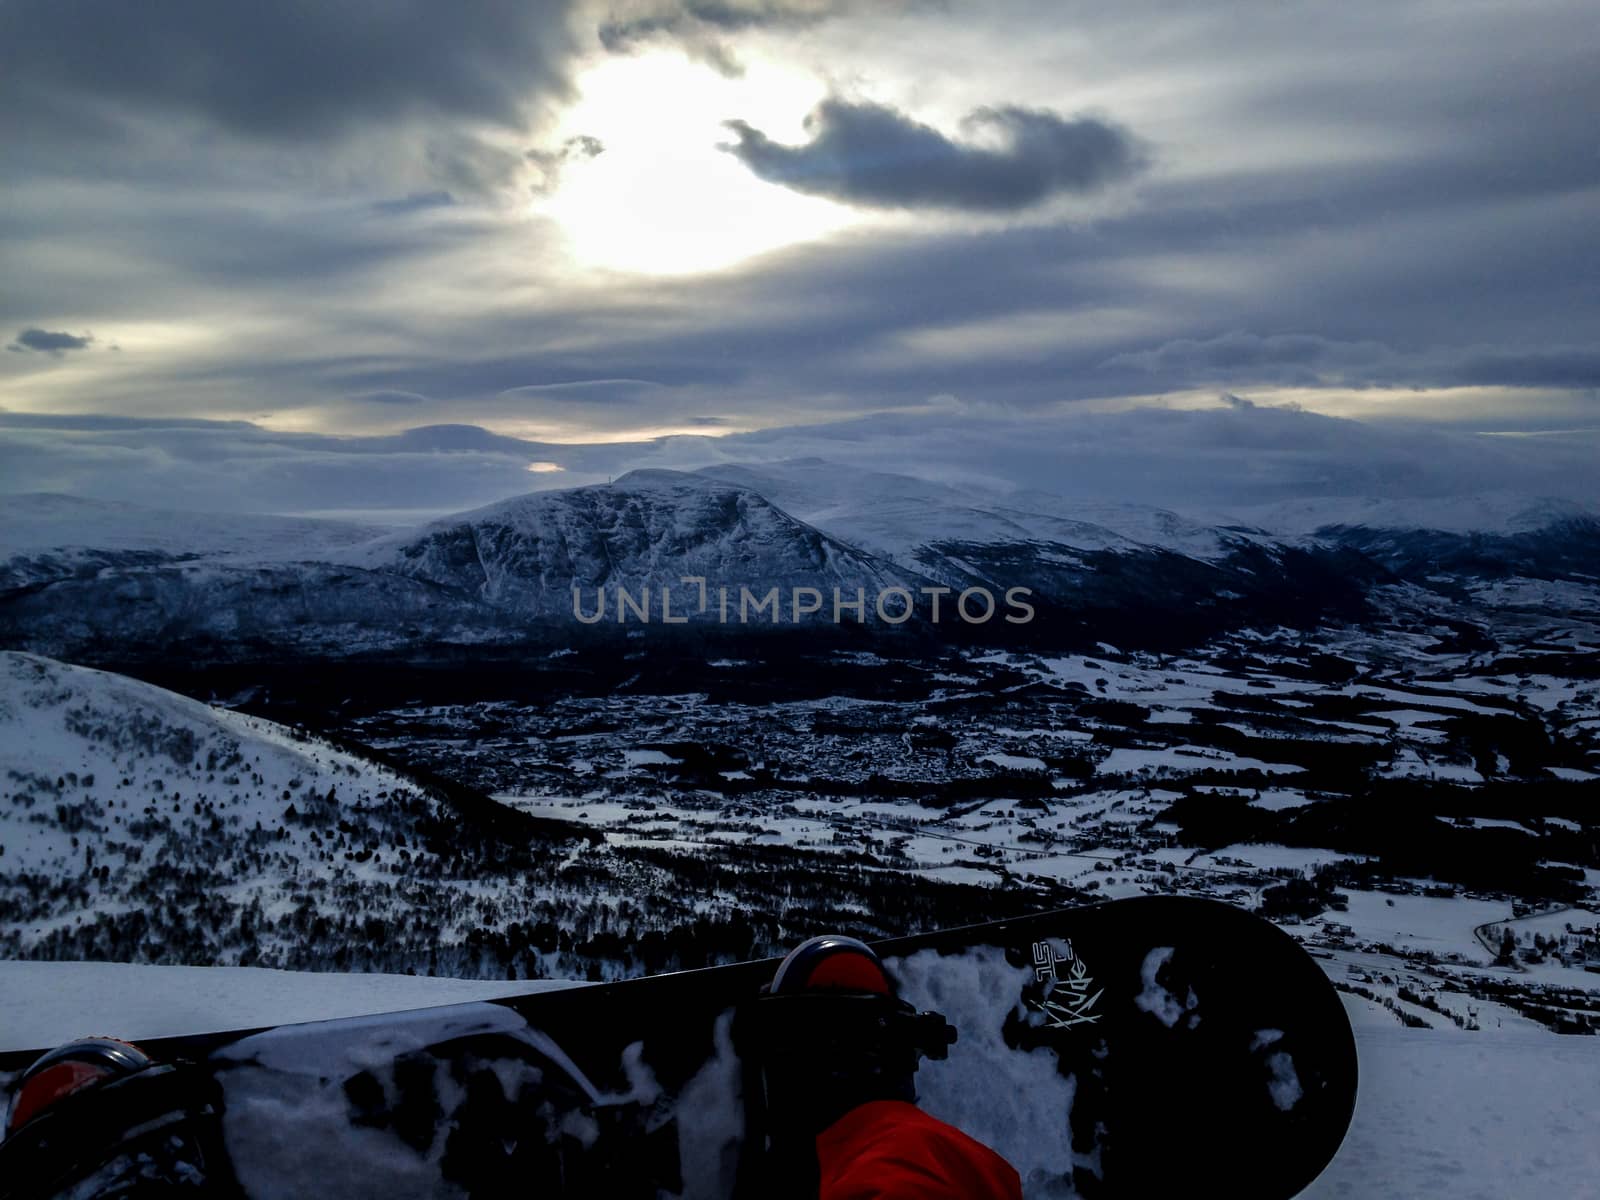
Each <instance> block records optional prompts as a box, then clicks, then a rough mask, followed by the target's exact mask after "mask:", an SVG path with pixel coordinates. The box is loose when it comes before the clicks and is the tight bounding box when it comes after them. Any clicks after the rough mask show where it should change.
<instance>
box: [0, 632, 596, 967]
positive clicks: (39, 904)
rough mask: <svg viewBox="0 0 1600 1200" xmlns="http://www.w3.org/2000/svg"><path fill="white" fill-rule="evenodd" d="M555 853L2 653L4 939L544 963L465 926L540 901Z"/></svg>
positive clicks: (210, 958) (267, 733)
mask: <svg viewBox="0 0 1600 1200" xmlns="http://www.w3.org/2000/svg"><path fill="white" fill-rule="evenodd" d="M569 853H570V851H569V850H568V848H567V847H566V845H565V843H564V842H562V841H559V840H557V841H555V842H551V843H545V842H540V841H537V840H534V839H526V840H525V842H524V843H523V844H520V845H519V844H510V845H508V844H506V843H502V842H498V841H495V840H486V839H485V836H484V832H483V830H482V829H481V828H480V827H478V826H476V825H473V824H472V822H471V820H470V819H469V818H468V816H467V815H465V814H464V813H463V812H462V811H461V810H460V809H458V808H457V807H455V806H454V805H453V804H451V803H447V802H446V800H445V799H443V798H442V797H440V796H436V795H434V794H433V793H431V792H429V791H428V790H426V789H424V788H423V787H421V786H419V785H417V784H416V783H414V782H413V781H411V780H409V779H407V778H405V777H403V776H401V775H399V774H397V773H395V772H393V771H391V770H389V769H387V768H385V767H383V766H380V765H376V764H374V763H372V762H370V761H368V760H366V759H363V758H361V757H358V756H356V755H354V754H351V753H347V752H345V751H343V750H340V749H337V748H335V747H333V746H330V745H328V744H326V743H324V742H321V741H319V740H317V739H315V738H311V737H306V736H302V735H300V734H298V733H296V732H295V731H293V730H290V729H287V728H285V727H283V726H281V725H277V724H274V723H272V722H270V721H265V720H261V719H259V718H255V717H251V716H248V715H246V714H243V713H236V712H230V711H227V710H223V709H217V708H212V707H210V706H208V705H204V704H201V703H198V702H197V701H194V700H190V699H188V698H186V697H183V696H179V695H176V694H175V693H172V692H168V691H165V690H163V689H161V688H157V687H152V686H150V685H148V684H143V683H139V682H137V681H135V680H131V679H128V678H125V677H123V676H118V675H113V674H109V673H106V672H101V671H94V670H89V669H87V668H83V667H75V666H69V665H67V664H64V663H60V662H55V661H53V660H51V659H46V658H41V657H39V656H36V655H31V654H19V653H0V957H27V958H36V959H84V958H88V959H100V960H113V961H134V962H139V961H142V962H154V963H170V964H204V965H213V964H217V965H235V964H237V965H241V966H251V965H263V966H288V967H296V968H303V967H316V968H326V967H328V966H336V967H344V968H349V967H355V966H359V967H364V968H365V969H369V970H393V971H404V970H406V969H407V968H408V967H409V968H411V969H414V970H417V971H418V972H419V973H424V972H425V971H426V970H427V969H428V968H429V967H430V966H431V965H434V964H435V963H437V965H438V967H439V973H441V974H450V973H454V974H459V975H463V976H470V975H477V974H481V973H489V974H495V975H499V976H500V977H503V978H505V977H514V976H515V975H521V976H522V977H527V976H528V975H529V974H530V973H540V974H550V973H555V972H546V971H538V972H535V968H536V967H537V965H538V962H539V958H538V956H537V955H536V954H534V953H533V952H532V951H531V950H530V951H528V952H527V953H524V954H523V955H522V956H521V958H520V959H519V960H518V965H519V967H520V969H519V970H517V971H515V972H512V974H511V975H508V974H507V972H508V965H509V964H508V963H507V961H506V958H505V956H504V955H503V954H501V953H500V951H501V950H503V949H504V940H503V938H500V935H499V934H498V933H494V936H495V937H496V938H500V940H499V941H496V942H495V943H494V946H495V949H494V950H493V951H492V953H493V957H489V958H486V957H485V956H486V954H489V953H491V951H486V950H484V949H483V946H482V940H483V938H484V936H485V935H486V934H490V933H493V931H495V930H497V929H498V928H499V926H500V925H501V924H502V923H504V922H510V921H514V920H520V921H524V922H528V921H531V920H533V919H535V918H536V917H543V918H544V919H549V917H550V916H551V915H552V914H553V913H554V912H555V911H556V910H554V909H552V908H551V907H550V904H551V901H552V897H553V896H555V895H557V894H558V893H559V892H560V890H561V889H560V885H559V882H558V881H557V880H556V879H555V877H554V871H553V867H552V864H553V863H554V862H557V861H559V860H560V859H561V857H562V856H563V855H566V854H569ZM594 900H595V897H594V896H593V894H592V890H591V894H590V895H589V896H588V897H586V898H585V899H584V901H583V902H582V903H593V902H594ZM565 907H566V908H567V909H568V910H569V912H568V915H569V916H573V915H575V910H576V909H577V908H579V907H580V903H579V902H578V901H576V900H574V901H570V902H566V904H565Z"/></svg>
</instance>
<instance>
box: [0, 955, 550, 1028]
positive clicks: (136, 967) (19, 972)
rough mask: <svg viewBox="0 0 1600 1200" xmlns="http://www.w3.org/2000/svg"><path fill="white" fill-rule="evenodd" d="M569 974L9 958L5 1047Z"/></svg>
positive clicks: (351, 1007)
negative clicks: (498, 976) (475, 974)
mask: <svg viewBox="0 0 1600 1200" xmlns="http://www.w3.org/2000/svg"><path fill="white" fill-rule="evenodd" d="M575 986H577V984H575V983H571V982H568V981H566V980H526V979H524V980H520V981H509V980H503V979H502V980H482V979H441V978H429V977H428V976H425V975H381V974H373V975H354V974H342V973H339V972H333V971H276V970H271V969H269V968H265V967H157V966H149V965H147V964H142V963H99V962H16V961H9V962H0V1050H35V1049H42V1048H44V1047H47V1046H56V1045H60V1044H61V1043H62V1042H65V1041H70V1040H71V1039H72V1038H75V1037H82V1036H85V1035H95V1034H102V1033H104V1034H114V1035H115V1036H117V1037H121V1038H127V1039H129V1040H134V1041H137V1040H139V1039H141V1038H158V1037H174V1036H178V1035H181V1034H188V1033H206V1032H210V1031H213V1030H218V1029H253V1028H255V1027H257V1026H261V1025H281V1024H289V1023H294V1022H299V1021H327V1020H333V1019H335V1018H338V1017H355V1016H362V1015H365V1014H368V1013H384V1012H396V1011H399V1010H401V1009H409V1008H431V1007H433V1006H435V1005H440V1004H458V1003H460V1002H462V1001H465V1000H490V999H493V998H494V997H496V996H521V995H527V994H528V993H529V992H536V991H543V990H545V989H549V988H560V987H575Z"/></svg>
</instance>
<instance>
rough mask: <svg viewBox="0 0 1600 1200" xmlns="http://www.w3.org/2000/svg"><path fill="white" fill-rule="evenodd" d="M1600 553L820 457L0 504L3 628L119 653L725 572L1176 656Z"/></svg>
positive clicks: (390, 627)
mask: <svg viewBox="0 0 1600 1200" xmlns="http://www.w3.org/2000/svg"><path fill="white" fill-rule="evenodd" d="M1595 562H1600V517H1597V515H1596V514H1595V512H1594V511H1592V510H1589V509H1584V508H1582V507H1581V506H1577V505H1572V504H1567V503H1559V504H1558V503H1551V502H1541V501H1538V500H1536V499H1529V498H1527V497H1517V496H1488V497H1484V498H1481V499H1479V500H1477V501H1474V502H1472V503H1471V504H1460V503H1457V502H1454V501H1451V502H1446V501H1443V500H1420V501H1414V502H1400V501H1370V502H1369V501H1356V500H1348V499H1337V498H1335V499H1322V500H1307V501H1301V502H1296V503H1294V504H1290V505H1278V506H1274V507H1273V508H1271V509H1262V510H1254V511H1249V512H1241V513H1233V514H1213V515H1212V516H1211V517H1210V518H1209V519H1207V520H1196V519H1191V518H1189V517H1186V516H1184V515H1182V514H1178V513H1173V512H1170V511H1166V510H1162V509H1154V508H1148V507H1141V506H1137V505H1125V504H1118V503H1115V502H1111V501H1107V502H1103V503H1097V504H1084V503H1081V502H1077V501H1069V500H1066V499H1064V498H1062V497H1060V496H1055V495H1052V494H1049V493H1043V492H1039V491H1016V492H1011V493H1000V492H997V491H994V490H989V489H984V488H980V487H976V486H972V485H965V484H944V483H938V482H933V481H929V480H923V479H918V478H915V477H912V476H909V475H903V474H894V473H886V472H869V471H859V470H855V469H851V468H843V467H840V466H838V465H836V464H832V463H828V462H825V461H823V460H820V459H800V460H792V461H787V462H779V463H763V464H741V465H724V466H718V467H710V468H706V469H704V470H701V471H697V472H678V471H663V470H648V471H636V472H633V473H631V474H628V475H625V476H623V477H622V478H620V479H618V480H616V481H615V482H613V483H611V484H605V485H591V486H586V487H577V488H568V489H562V490H552V491H541V492H534V493H531V494H529V495H525V496H520V497H516V498H514V499H511V500H505V501H501V502H499V503H496V504H492V505H489V506H487V507H485V508H481V509H477V510H474V511H471V512H466V513H461V514H458V515H455V516H451V517H448V518H445V519H442V520H439V521H435V522H433V523H432V524H430V525H427V526H423V527H420V528H416V529H409V530H402V531H400V532H392V531H391V532H381V531H378V530H375V529H374V528H372V527H365V526H360V525H351V524H346V523H339V522H327V521H313V520H304V519H293V518H275V517H235V516H206V517H194V518H189V517H185V516H183V515H181V514H175V513H162V512H158V511H155V510H133V509H129V508H125V507H122V506H111V505H103V504H98V503H95V502H87V501H78V500H74V499H72V498H70V497H58V496H33V497H21V498H13V502H11V503H9V504H8V506H7V508H6V510H5V516H4V519H0V645H6V646H11V647H16V648H21V649H30V650H37V651H40V652H43V653H50V654H56V655H60V656H64V657H71V658H76V659H79V660H101V661H109V660H113V659H123V660H127V659H132V658H139V657H150V656H163V655H170V654H174V653H184V654H192V655H196V656H199V657H202V658H205V659H206V660H208V661H213V660H219V659H221V660H227V659H240V658H256V659H259V658H272V657H280V658H281V657H292V656H296V655H308V654H309V655H318V656H329V655H331V656H347V655H351V654H361V653H369V652H370V653H386V654H393V653H396V652H410V651H421V650H426V649H427V648H429V647H438V646H463V645H467V646H470V645H484V644H492V645H500V646H506V645H520V644H526V643H530V642H532V643H543V644H549V643H551V642H560V641H562V640H563V639H570V638H571V637H572V636H574V635H575V634H577V633H579V632H581V630H582V628H583V626H584V625H587V624H589V621H588V618H593V617H596V616H597V615H599V614H601V613H602V612H603V614H604V617H603V624H602V625H601V628H600V630H598V631H597V632H600V633H602V634H605V633H614V632H616V630H615V626H616V625H618V624H622V623H625V622H623V621H622V619H621V618H622V617H623V616H624V613H623V611H622V603H623V600H622V595H623V593H625V594H626V596H627V597H628V600H629V602H630V604H631V605H634V606H637V607H631V608H630V609H629V610H628V613H627V614H626V615H627V616H628V618H629V619H631V620H632V621H633V622H634V623H635V624H638V623H640V617H639V616H638V612H639V611H641V610H643V611H648V612H649V613H650V615H651V618H652V620H653V622H654V624H655V626H656V628H657V629H658V630H659V629H661V628H662V627H663V626H664V625H666V624H667V622H665V621H663V619H662V617H663V611H670V613H671V615H672V616H673V618H674V619H676V618H679V617H687V618H688V619H689V621H690V622H699V623H701V625H702V626H704V625H707V624H712V623H716V624H728V623H729V622H730V615H729V609H727V608H724V607H722V606H721V605H720V604H719V602H718V589H719V588H721V587H725V588H726V589H727V590H728V594H729V595H730V596H731V597H732V604H733V608H734V613H735V615H734V617H733V623H734V624H736V625H737V624H740V623H741V622H739V620H738V603H739V599H740V596H741V594H742V592H743V591H746V590H747V591H748V592H749V593H750V595H751V596H752V597H764V596H765V595H766V594H767V593H768V592H769V591H770V590H771V589H773V588H776V589H778V591H779V595H780V598H781V603H782V604H783V605H784V606H785V607H786V609H789V608H792V603H791V601H792V597H793V596H794V594H795V591H796V590H797V589H814V590H815V591H816V592H818V593H820V594H821V595H822V596H823V597H825V598H827V597H831V596H832V594H833V592H834V589H838V590H839V592H840V594H841V595H842V596H844V597H853V596H854V595H855V594H856V592H857V591H858V590H859V591H860V592H861V593H862V594H864V595H866V596H868V597H873V596H876V595H879V594H882V593H884V592H885V591H886V590H888V589H892V588H905V589H907V590H908V591H911V592H913V593H918V594H920V589H923V588H926V587H938V586H942V587H948V588H952V589H966V588H983V589H986V590H988V591H989V592H990V593H991V595H994V596H996V597H999V596H1001V595H1003V594H1004V593H1006V592H1007V591H1009V590H1010V589H1013V588H1023V589H1027V591H1028V593H1029V598H1030V603H1031V604H1032V605H1033V606H1034V608H1035V610H1036V617H1035V619H1034V620H1033V622H1032V623H1031V624H1029V625H1028V626H1027V627H1026V628H1023V627H1021V626H1016V625H1013V626H1008V627H1006V628H1003V629H1002V628H1001V624H1000V622H998V621H996V622H994V624H993V626H992V627H991V629H990V630H986V631H980V633H979V635H980V636H981V635H983V634H987V633H990V632H993V631H996V630H998V631H999V632H1001V633H1004V634H1005V635H1007V636H1008V637H1010V638H1012V639H1013V640H1015V639H1019V638H1020V639H1024V640H1032V641H1034V642H1037V643H1039V644H1045V643H1054V644H1057V645H1064V644H1076V643H1090V644H1092V643H1093V642H1095V641H1099V640H1109V641H1112V642H1114V643H1117V644H1131V645H1139V644H1146V645H1151V646H1154V645H1157V644H1160V645H1164V646H1169V647H1171V646H1178V645H1184V644H1189V645H1192V644H1195V643H1196V642H1198V641H1201V640H1204V639H1205V638H1208V637H1211V636H1214V635H1216V634H1217V633H1219V632H1224V631H1226V630H1229V629H1236V628H1275V627H1279V626H1288V627H1308V626H1312V625H1316V624H1319V623H1326V622H1329V621H1332V622H1357V623H1362V622H1367V621H1369V620H1372V619H1375V618H1384V617H1385V614H1388V613H1389V612H1390V611H1391V610H1392V607H1393V600H1392V597H1389V596H1388V594H1387V593H1386V592H1385V591H1384V589H1386V588H1388V589H1389V590H1390V591H1392V590H1393V589H1392V586H1391V585H1396V584H1400V585H1406V587H1407V588H1409V589H1410V590H1409V591H1404V592H1403V599H1404V602H1405V606H1406V609H1407V611H1408V612H1419V611H1425V610H1428V609H1429V608H1430V607H1433V608H1439V609H1440V610H1441V612H1444V613H1445V615H1447V616H1448V618H1449V619H1451V620H1454V619H1457V618H1460V617H1461V616H1462V614H1461V613H1459V612H1456V611H1454V606H1456V605H1458V604H1459V602H1460V601H1461V599H1462V597H1463V596H1468V595H1470V596H1474V597H1476V598H1477V601H1478V602H1480V603H1486V604H1490V605H1491V606H1493V605H1494V604H1496V603H1500V602H1501V601H1502V600H1503V599H1504V598H1505V597H1508V596H1511V595H1515V596H1516V597H1517V598H1518V603H1520V604H1523V605H1524V606H1525V605H1526V604H1527V603H1528V602H1530V601H1529V597H1533V598H1534V599H1533V601H1532V602H1533V603H1535V604H1536V605H1544V606H1545V607H1551V606H1554V607H1563V606H1564V607H1565V609H1566V610H1568V611H1570V610H1571V608H1572V606H1573V605H1574V604H1576V605H1578V606H1579V607H1582V606H1583V605H1585V604H1587V603H1588V600H1586V599H1585V596H1587V595H1588V593H1587V592H1586V591H1584V590H1583V589H1591V590H1592V587H1593V585H1594V584H1595V582H1596V580H1595V576H1594V568H1593V564H1594V563H1595ZM686 577H688V578H692V579H704V580H705V581H706V583H705V588H706V591H705V593H704V594H703V595H702V594H701V593H700V591H699V585H698V584H694V583H687V582H685V579H686ZM1550 584H1555V585H1557V590H1556V591H1552V590H1551V588H1550V587H1549V586H1546V585H1550ZM1574 588H1576V589H1578V591H1579V592H1581V593H1582V594H1581V595H1580V594H1577V593H1575V592H1574V591H1573V589H1574ZM669 589H670V590H671V592H672V598H671V600H670V609H669V610H663V607H662V606H663V604H664V603H666V601H665V593H666V591H667V590H669ZM1507 589H1510V590H1509V591H1508V590H1507ZM575 594H576V600H575ZM894 607H895V609H896V610H897V611H898V607H899V605H898V603H896V604H895V606H894ZM868 608H869V611H868V614H867V620H868V622H869V623H870V622H872V621H873V615H872V613H871V611H870V609H871V604H870V601H869V605H868ZM1446 610H1448V611H1446ZM580 613H582V614H583V615H584V617H585V620H584V621H583V622H582V623H580V621H579V619H578V616H579V614H580ZM830 615H831V614H829V613H828V611H827V609H826V608H824V610H823V614H822V615H821V616H818V617H813V618H810V620H813V621H815V620H822V619H826V618H827V617H828V616H830ZM927 615H928V614H927V613H926V612H925V611H919V612H918V614H917V620H918V624H914V625H913V626H912V627H913V628H919V627H920V628H925V626H923V625H921V624H920V622H921V621H922V620H923V618H925V617H926V616H927ZM794 616H795V614H794V613H793V612H792V611H786V612H785V622H786V623H791V624H792V623H793V618H794ZM755 619H756V620H757V621H762V620H768V621H769V623H770V619H769V618H767V617H766V616H764V615H763V613H762V612H761V611H760V610H757V613H756V618H755ZM965 632H967V633H972V632H973V631H972V630H971V629H968V630H966V631H965Z"/></svg>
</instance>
